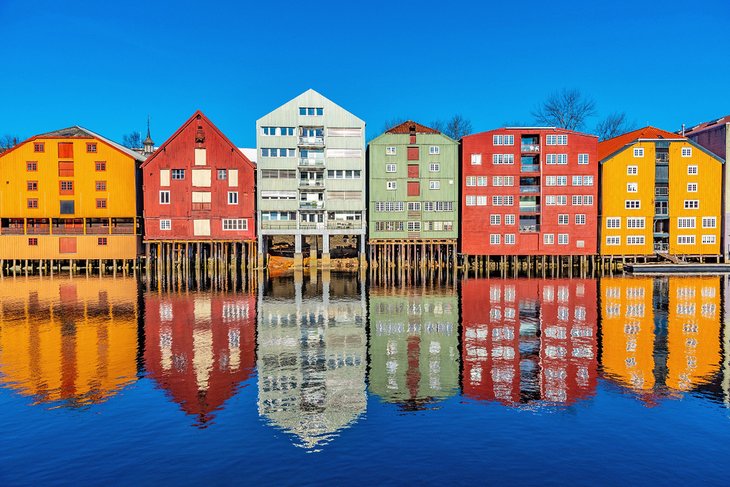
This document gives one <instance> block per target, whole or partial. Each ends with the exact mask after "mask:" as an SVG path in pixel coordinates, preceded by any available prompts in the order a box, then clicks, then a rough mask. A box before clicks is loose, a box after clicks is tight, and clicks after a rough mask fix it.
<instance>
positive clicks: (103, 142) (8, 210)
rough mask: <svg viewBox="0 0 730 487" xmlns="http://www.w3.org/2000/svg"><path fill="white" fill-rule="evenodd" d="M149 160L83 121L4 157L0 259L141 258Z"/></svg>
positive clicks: (0, 172) (0, 191)
mask: <svg viewBox="0 0 730 487" xmlns="http://www.w3.org/2000/svg"><path fill="white" fill-rule="evenodd" d="M144 157H145V156H144V155H142V154H139V153H137V152H135V151H132V150H130V149H127V148H125V147H122V146H121V145H119V144H117V143H115V142H112V141H111V140H109V139H107V138H105V137H102V136H100V135H98V134H96V133H94V132H91V131H90V130H87V129H85V128H82V127H78V126H74V127H69V128H66V129H62V130H56V131H54V132H48V133H45V134H41V135H36V136H35V137H31V138H30V139H28V140H26V141H24V142H22V143H21V144H19V145H17V146H15V147H14V148H13V149H11V150H8V151H6V152H4V153H2V154H0V179H1V180H2V184H0V260H5V261H7V260H16V259H18V260H31V261H35V262H43V264H48V263H50V262H49V261H53V260H55V261H59V260H65V261H71V262H77V261H79V260H86V261H87V265H89V261H91V260H92V259H93V260H94V261H95V262H96V260H117V259H120V260H124V261H125V262H126V263H130V262H132V261H134V259H136V257H137V255H138V251H139V244H140V234H141V215H142V207H141V202H139V201H138V197H137V195H138V192H137V178H138V171H137V168H138V164H139V163H140V162H142V161H143V160H144Z"/></svg>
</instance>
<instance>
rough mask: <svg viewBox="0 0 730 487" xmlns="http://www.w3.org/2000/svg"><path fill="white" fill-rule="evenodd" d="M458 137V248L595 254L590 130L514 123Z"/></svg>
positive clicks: (595, 182)
mask: <svg viewBox="0 0 730 487" xmlns="http://www.w3.org/2000/svg"><path fill="white" fill-rule="evenodd" d="M461 142H462V166H461V167H462V181H461V183H462V196H461V211H462V213H461V214H462V225H461V246H462V247H461V252H462V253H463V254H466V255H592V254H595V253H596V249H597V240H598V239H597V222H598V160H597V156H596V154H597V152H596V151H597V148H598V139H597V138H596V137H595V136H593V135H588V134H582V133H580V132H574V131H570V130H564V129H558V128H554V127H517V128H501V129H497V130H491V131H488V132H482V133H479V134H474V135H469V136H466V137H464V138H463V139H462V141H461Z"/></svg>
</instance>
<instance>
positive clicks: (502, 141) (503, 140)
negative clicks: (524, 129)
mask: <svg viewBox="0 0 730 487" xmlns="http://www.w3.org/2000/svg"><path fill="white" fill-rule="evenodd" d="M492 145H515V136H514V135H493V136H492Z"/></svg>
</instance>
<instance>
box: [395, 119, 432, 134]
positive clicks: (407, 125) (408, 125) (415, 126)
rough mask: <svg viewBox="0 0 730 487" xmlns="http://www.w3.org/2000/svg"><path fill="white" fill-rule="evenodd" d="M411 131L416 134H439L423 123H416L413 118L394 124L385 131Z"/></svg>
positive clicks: (398, 132)
mask: <svg viewBox="0 0 730 487" xmlns="http://www.w3.org/2000/svg"><path fill="white" fill-rule="evenodd" d="M411 131H414V132H415V133H417V134H440V133H441V132H439V131H438V130H434V129H432V128H430V127H426V126H425V125H421V124H420V123H416V122H414V121H413V120H406V121H405V122H403V123H402V124H400V125H396V126H395V127H393V128H392V129H390V130H386V131H385V132H386V133H388V134H410V133H411Z"/></svg>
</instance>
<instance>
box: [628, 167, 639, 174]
mask: <svg viewBox="0 0 730 487" xmlns="http://www.w3.org/2000/svg"><path fill="white" fill-rule="evenodd" d="M638 174H639V166H626V175H627V176H637V175H638Z"/></svg>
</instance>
